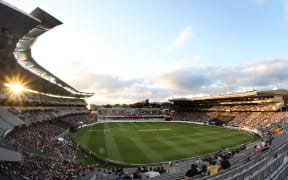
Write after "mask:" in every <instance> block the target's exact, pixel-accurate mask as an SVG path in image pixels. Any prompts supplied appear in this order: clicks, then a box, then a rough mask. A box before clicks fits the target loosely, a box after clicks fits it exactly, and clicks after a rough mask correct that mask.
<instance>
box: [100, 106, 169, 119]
mask: <svg viewBox="0 0 288 180" xmlns="http://www.w3.org/2000/svg"><path fill="white" fill-rule="evenodd" d="M97 114H98V117H99V118H102V119H113V118H153V117H155V118H164V113H163V112H162V110H161V109H160V108H100V109H98V110H97Z"/></svg>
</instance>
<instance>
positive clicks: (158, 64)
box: [9, 0, 288, 104]
mask: <svg viewBox="0 0 288 180" xmlns="http://www.w3.org/2000/svg"><path fill="white" fill-rule="evenodd" d="M9 3H10V4H12V5H14V6H16V7H17V8H19V9H22V10H24V11H25V12H27V13H30V12H31V11H32V10H33V9H34V8H36V7H40V8H42V9H43V10H45V11H47V12H48V13H50V14H51V15H53V16H54V17H56V18H57V19H59V20H60V21H62V22H63V23H64V24H63V25H61V26H58V27H56V28H54V29H52V30H50V31H49V32H47V33H46V34H44V35H42V36H41V37H40V38H39V39H38V41H37V42H36V43H35V44H34V46H33V48H32V55H33V57H34V58H35V59H36V60H37V61H38V62H39V63H40V64H41V65H43V66H44V67H45V68H46V69H47V70H49V71H50V72H52V73H54V74H55V75H56V76H58V77H59V78H60V79H62V80H64V81H66V82H67V83H69V84H71V85H72V86H73V87H75V88H76V89H79V90H81V91H88V92H95V95H94V96H93V97H92V98H90V99H88V101H89V102H90V103H96V104H104V103H112V104H114V103H131V102H136V101H141V100H144V99H147V98H148V99H150V100H151V101H166V100H167V99H169V98H174V97H193V96H199V95H209V94H224V93H227V92H238V91H246V90H251V89H258V90H267V89H272V88H273V87H275V86H278V85H279V84H280V87H281V88H287V89H288V78H287V77H288V76H287V75H288V71H287V70H288V58H287V57H288V52H287V45H286V44H287V42H288V0H234V1H231V0H218V1H213V0H201V1H200V0H179V1H176V0H137V1H135V0H121V1H120V0H117V1H116V0H81V1H79V0H61V1H59V0H58V1H57V0H49V1H47V0H10V1H9Z"/></svg>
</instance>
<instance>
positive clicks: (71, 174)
mask: <svg viewBox="0 0 288 180" xmlns="http://www.w3.org/2000/svg"><path fill="white" fill-rule="evenodd" d="M61 24H62V22H61V21H59V20H58V19H56V18H55V17H53V16H52V15H50V14H49V13H47V12H45V11H44V10H42V9H40V8H36V9H35V10H33V11H32V12H31V13H30V14H27V13H25V12H23V11H21V10H20V9H18V8H15V7H13V6H12V5H10V4H8V3H6V2H4V1H2V0H0V179H116V177H117V178H119V179H121V178H122V177H124V176H125V175H127V174H129V175H131V176H132V178H134V179H136V178H135V177H136V176H134V175H135V174H141V175H142V179H148V178H149V177H147V176H146V173H147V172H149V169H148V168H147V167H141V168H125V169H123V168H122V167H121V168H113V169H101V168H95V167H87V166H84V165H83V164H81V163H79V162H76V161H75V155H76V152H77V151H78V150H79V146H78V145H77V144H75V143H74V142H73V141H72V140H71V139H70V137H69V136H67V134H69V133H70V132H71V131H73V130H75V129H76V128H78V127H79V126H82V125H83V124H92V123H95V119H93V118H92V117H91V114H90V111H89V110H88V109H87V107H86V106H87V103H86V101H85V98H89V97H91V96H92V95H93V93H86V92H81V91H78V90H77V89H75V88H73V87H72V86H70V85H69V84H67V83H65V82H64V81H62V80H61V79H59V78H58V77H56V76H55V75H53V74H52V73H50V72H49V71H48V70H46V69H45V68H44V67H42V66H40V65H39V64H38V63H37V61H36V60H35V59H33V57H32V53H31V51H32V50H31V48H32V45H33V44H34V43H35V41H36V40H37V38H38V37H39V36H40V35H42V34H43V33H45V32H47V31H49V30H50V29H52V28H54V27H56V26H58V25H61ZM15 84H18V85H19V84H21V85H22V86H23V87H21V88H20V87H18V92H16V91H12V87H14V85H15ZM19 89H20V90H19ZM287 100H288V91H287V90H281V89H280V90H273V91H250V92H246V93H236V94H226V95H221V96H208V97H201V98H193V99H183V98H181V99H171V100H170V102H171V103H172V104H173V107H172V109H171V112H170V116H171V119H172V120H177V121H191V122H194V123H195V122H197V123H201V124H209V123H210V124H213V125H225V126H227V127H229V128H232V127H233V128H235V127H237V128H241V129H245V130H251V131H253V132H257V133H259V134H260V135H261V136H263V137H264V135H265V133H264V132H268V133H270V135H271V136H270V137H272V136H273V142H272V139H271V141H270V143H271V144H269V147H268V148H267V147H265V148H263V149H261V148H260V150H261V152H260V151H259V149H256V148H253V147H254V145H258V144H259V143H260V142H258V141H257V142H253V143H252V144H248V145H247V147H246V146H245V147H241V148H239V147H235V148H232V149H227V151H223V152H217V153H216V154H213V155H211V154H209V155H206V156H204V157H201V159H200V157H199V158H196V159H195V158H191V159H189V160H186V161H181V162H169V163H168V164H158V165H156V166H154V167H153V168H154V170H151V171H158V172H159V174H161V175H159V176H157V177H154V178H150V179H182V178H183V177H184V175H185V172H186V171H187V170H188V169H189V167H190V165H191V163H199V162H200V161H201V163H202V164H207V163H208V160H211V159H212V160H214V159H215V158H218V156H220V155H221V156H223V157H224V156H225V157H226V156H229V161H230V162H231V168H229V169H226V170H221V171H220V172H219V173H217V174H215V175H210V176H207V175H205V173H204V174H202V175H201V174H199V175H197V176H195V177H192V178H190V179H284V178H285V177H287V174H288V154H287V153H288V152H287V149H288V147H287V145H288V144H287V143H288V142H287V137H288V133H287V124H288V123H287V119H288V112H287V110H288V109H287V105H288V104H287V103H288V101H287ZM98 117H99V118H100V119H103V120H107V119H108V120H111V119H121V120H123V119H124V120H125V119H133V120H139V119H141V120H142V119H146V118H161V119H162V121H163V120H164V117H165V116H164V114H163V112H162V111H161V110H160V109H153V108H152V109H150V108H147V109H145V108H144V109H137V108H136V109H135V108H134V109H119V108H118V109H117V108H116V109H113V108H112V109H104V108H103V109H98ZM285 128H286V129H285ZM255 149H256V150H257V151H256V150H255ZM264 149H265V151H264ZM262 150H263V152H262ZM86 155H87V154H86ZM199 164H200V163H199ZM164 165H165V169H164V168H163V166H164ZM151 169H152V168H151Z"/></svg>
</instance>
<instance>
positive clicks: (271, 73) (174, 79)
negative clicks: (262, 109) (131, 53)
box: [154, 59, 288, 95]
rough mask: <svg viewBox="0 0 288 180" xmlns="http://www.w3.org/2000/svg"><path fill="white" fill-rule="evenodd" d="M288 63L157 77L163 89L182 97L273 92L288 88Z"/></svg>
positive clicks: (260, 62) (186, 71)
mask: <svg viewBox="0 0 288 180" xmlns="http://www.w3.org/2000/svg"><path fill="white" fill-rule="evenodd" d="M287 68H288V59H270V60H258V61H252V62H249V63H246V64H242V65H237V66H230V67H219V66H202V67H201V66H199V67H184V66H183V68H181V69H179V68H178V69H175V70H174V71H170V72H162V73H161V74H158V75H157V76H156V77H154V80H155V81H157V82H158V83H161V84H162V86H163V87H166V88H168V89H170V90H171V91H173V92H178V93H180V94H183V95H184V94H194V95H196V94H199V93H202V94H203V93H204V94H217V93H225V92H231V91H239V90H248V89H259V90H261V89H262V90H263V89H272V87H274V86H275V85H277V84H279V83H280V84H281V86H282V87H283V88H287V87H288V78H287V77H288V71H287V70H286V69H287Z"/></svg>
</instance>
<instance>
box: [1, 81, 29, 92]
mask: <svg viewBox="0 0 288 180" xmlns="http://www.w3.org/2000/svg"><path fill="white" fill-rule="evenodd" d="M5 85H6V86H7V87H9V88H10V89H11V91H12V92H13V93H15V94H20V93H22V92H23V91H25V89H26V88H25V87H24V86H23V85H22V84H19V83H15V84H5Z"/></svg>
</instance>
